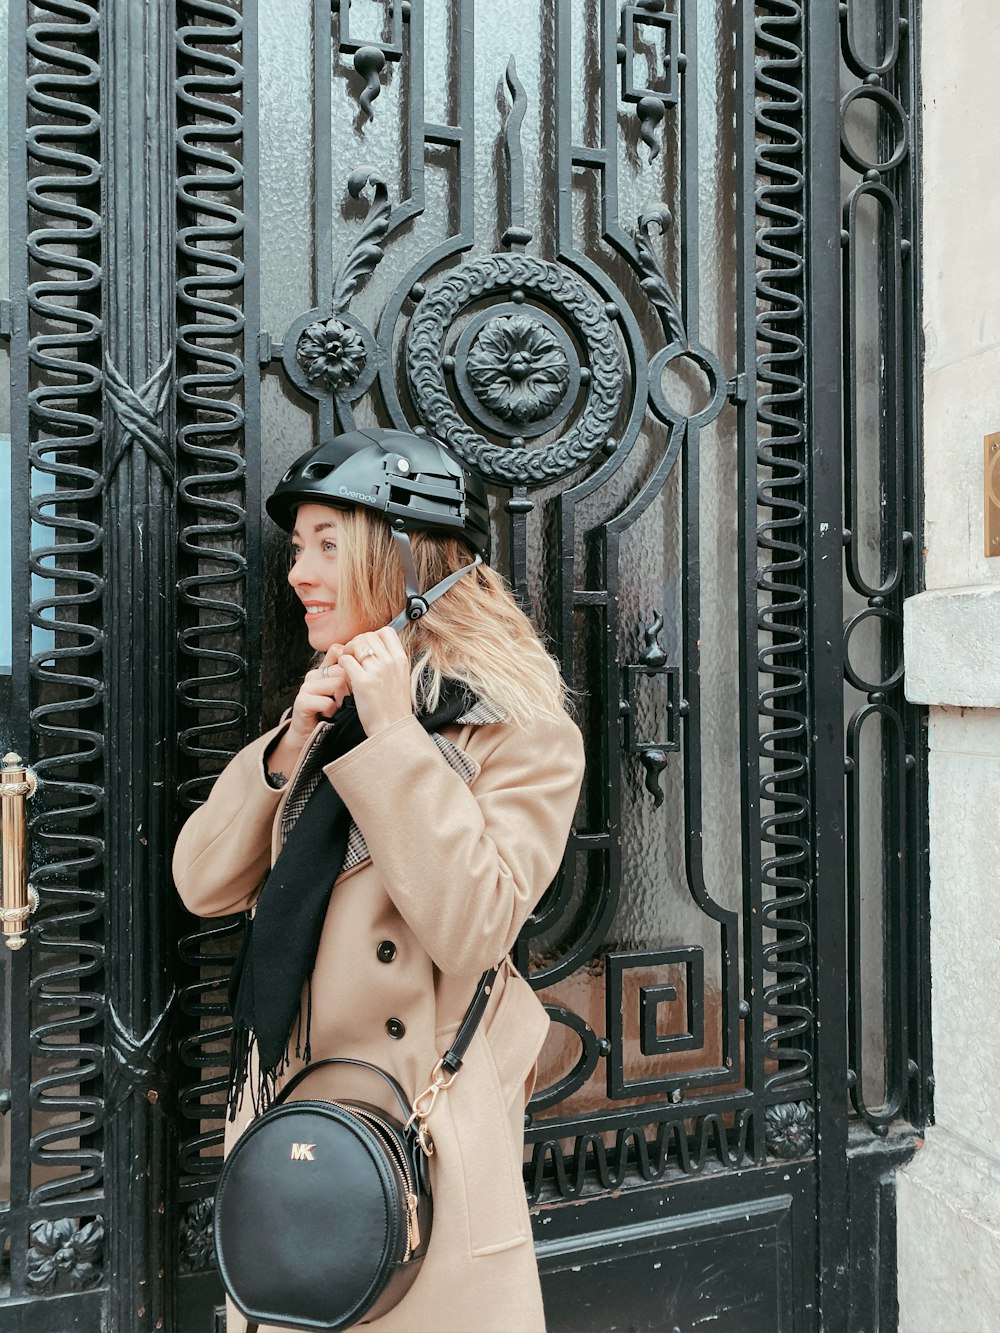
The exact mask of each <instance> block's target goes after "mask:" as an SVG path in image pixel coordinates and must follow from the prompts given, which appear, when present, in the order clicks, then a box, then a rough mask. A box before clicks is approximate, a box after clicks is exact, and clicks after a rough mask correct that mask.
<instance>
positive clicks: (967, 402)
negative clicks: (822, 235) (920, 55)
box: [924, 10, 1000, 588]
mask: <svg viewBox="0 0 1000 1333" xmlns="http://www.w3.org/2000/svg"><path fill="white" fill-rule="evenodd" d="M998 12H1000V10H998ZM997 255H998V261H997V262H998V265H1000V246H998V247H997ZM995 285H996V289H997V291H998V293H1000V272H998V273H997V279H996V283H995ZM954 299H955V300H956V301H958V294H956V296H955V298H954ZM961 299H962V301H964V300H965V299H966V293H965V292H961ZM959 303H961V302H959ZM998 384H1000V348H994V349H993V350H991V351H983V352H981V353H980V354H979V355H978V356H975V357H972V358H971V359H968V360H965V361H960V362H957V363H955V364H952V365H949V366H945V367H943V368H941V369H939V370H935V371H930V370H928V372H927V374H926V376H925V379H924V548H925V561H926V570H925V586H926V587H927V588H958V587H962V586H964V585H968V584H981V583H991V582H992V583H1000V557H998V556H991V557H987V556H985V555H984V554H983V436H984V435H989V434H991V433H992V432H993V431H996V430H1000V394H998V392H997V385H998Z"/></svg>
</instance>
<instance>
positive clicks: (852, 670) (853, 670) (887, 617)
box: [844, 606, 903, 694]
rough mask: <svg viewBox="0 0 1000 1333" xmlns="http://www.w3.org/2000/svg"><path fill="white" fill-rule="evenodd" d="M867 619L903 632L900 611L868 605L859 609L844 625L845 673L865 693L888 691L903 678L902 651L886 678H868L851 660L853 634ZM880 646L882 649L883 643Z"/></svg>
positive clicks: (857, 688)
mask: <svg viewBox="0 0 1000 1333" xmlns="http://www.w3.org/2000/svg"><path fill="white" fill-rule="evenodd" d="M866 620H880V621H882V622H883V623H884V625H885V626H886V628H888V627H890V626H893V627H895V628H896V629H897V630H898V631H899V633H900V634H901V633H902V628H903V626H902V621H901V619H900V616H899V613H898V611H893V610H892V609H891V608H890V607H887V606H868V607H865V608H864V610H863V611H859V612H858V614H857V615H856V616H853V617H852V618H851V619H850V620H849V621H848V622H847V624H846V625H845V627H844V675H845V676H846V678H847V679H848V680H849V681H850V683H851V684H852V685H853V686H854V688H855V689H856V690H862V691H863V692H864V693H865V694H874V693H877V692H886V691H888V690H891V689H893V687H894V686H896V685H898V684H899V682H900V681H901V680H902V679H903V655H902V652H900V654H899V657H898V659H897V662H896V665H895V667H894V669H893V670H892V672H891V673H890V674H889V675H888V676H887V677H886V678H885V679H884V680H878V681H873V680H866V679H865V678H864V676H863V675H862V674H861V672H860V671H859V670H858V669H857V667H856V666H855V665H854V664H853V663H852V662H851V639H852V636H853V634H854V631H855V630H856V629H857V628H858V626H859V625H861V624H862V623H863V622H864V621H866ZM879 647H880V650H881V644H880V645H879Z"/></svg>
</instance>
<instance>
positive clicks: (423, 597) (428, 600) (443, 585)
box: [389, 528, 483, 632]
mask: <svg viewBox="0 0 1000 1333" xmlns="http://www.w3.org/2000/svg"><path fill="white" fill-rule="evenodd" d="M391 531H392V539H393V541H394V542H395V543H396V551H397V552H398V554H399V560H400V564H401V565H402V566H403V582H404V584H405V586H406V606H405V607H404V609H403V610H402V611H400V613H399V615H398V616H396V618H395V619H394V620H392V621H391V622H390V624H389V628H390V629H394V630H396V631H397V632H398V631H399V630H401V629H403V628H404V627H405V626H406V625H408V624H410V623H411V622H412V621H414V620H419V619H420V618H421V616H424V615H426V614H427V612H428V610H429V609H430V607H431V606H432V605H433V604H434V603H435V602H436V601H437V599H438V598H439V597H443V596H444V594H445V593H446V592H447V591H448V589H449V588H453V587H454V586H455V584H456V583H457V582H458V580H459V579H460V578H461V577H462V576H463V575H464V574H468V573H470V571H471V570H473V569H475V568H476V566H477V565H481V564H482V563H483V559H482V556H479V555H477V556H476V558H475V560H473V562H472V563H471V564H470V565H463V566H462V568H461V569H456V570H455V571H454V572H453V573H451V574H449V575H448V577H447V578H443V579H442V580H441V582H440V583H435V584H434V586H433V588H428V590H427V591H426V592H421V591H420V580H419V579H418V578H417V568H416V565H415V564H414V563H413V548H412V547H411V546H410V539H409V537H408V536H407V534H406V533H405V532H402V531H400V529H399V528H393V529H392V530H391Z"/></svg>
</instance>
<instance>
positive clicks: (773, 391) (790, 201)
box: [755, 0, 812, 1091]
mask: <svg viewBox="0 0 1000 1333" xmlns="http://www.w3.org/2000/svg"><path fill="white" fill-rule="evenodd" d="M759 9H760V10H761V11H769V12H761V13H759V14H758V17H757V19H756V22H755V36H756V45H757V63H756V89H757V99H756V108H755V120H756V129H757V148H756V152H755V172H756V177H757V181H758V186H757V190H756V208H757V214H758V218H759V219H761V222H760V225H759V226H758V230H757V237H756V253H757V264H758V268H757V279H756V287H757V303H758V315H757V320H756V333H757V341H758V343H759V344H761V345H763V346H764V348H765V349H766V350H765V351H763V352H761V354H760V355H759V357H758V359H757V376H758V380H759V382H760V384H761V386H762V387H763V392H762V393H761V395H760V397H759V400H758V421H759V428H760V437H759V439H758V444H757V466H758V476H759V477H760V480H759V482H758V485H757V505H758V512H763V513H765V514H766V515H767V517H766V518H764V520H763V521H762V522H761V523H760V524H759V526H758V528H757V545H758V548H759V549H760V550H761V551H763V552H766V553H767V554H766V563H764V564H762V565H761V566H760V567H759V568H758V571H757V587H758V594H759V595H758V611H757V629H758V635H759V640H760V642H761V643H762V645H763V646H762V647H760V648H759V650H758V653H757V671H758V674H759V676H769V677H770V678H771V681H772V684H771V686H770V687H769V688H767V689H762V690H761V692H760V702H759V720H760V731H759V753H760V755H761V757H762V759H763V761H764V763H763V765H762V771H761V777H760V797H761V802H762V804H763V805H764V806H765V807H770V808H769V809H768V810H767V812H766V813H765V814H764V815H763V817H762V819H761V842H762V844H763V847H764V850H765V851H766V849H767V848H770V849H771V854H770V855H765V856H764V858H763V863H762V868H761V869H762V875H761V878H762V888H763V894H764V903H763V926H764V930H765V940H764V947H763V957H764V969H765V975H768V974H769V975H770V977H771V978H772V979H771V980H769V981H767V983H766V985H765V989H764V1027H765V1030H764V1048H765V1054H766V1056H767V1057H768V1058H769V1060H770V1061H772V1062H774V1066H775V1067H774V1068H773V1070H772V1071H771V1072H769V1073H768V1074H767V1076H766V1078H765V1087H766V1088H767V1089H768V1090H769V1091H770V1090H774V1089H777V1088H780V1087H784V1086H786V1085H787V1084H789V1083H793V1082H798V1081H799V1080H802V1079H806V1078H808V1077H809V1075H810V1073H811V1069H812V1056H811V1053H810V1050H809V1049H808V1042H809V1038H810V1034H811V1030H812V1013H811V1010H810V1008H809V1004H808V1002H807V991H808V987H809V980H810V970H809V963H808V957H809V951H810V945H811V938H812V937H811V930H810V927H809V924H808V920H807V912H808V908H809V899H810V895H809V885H808V874H809V841H808V838H809V826H810V805H809V801H808V799H807V797H806V795H805V791H806V782H807V778H808V759H807V741H808V727H807V720H806V711H805V710H806V683H807V682H806V671H805V663H806V651H807V645H806V631H805V626H804V618H805V605H806V591H805V573H804V571H805V562H806V550H805V537H806V508H805V501H806V471H805V464H804V457H805V452H806V447H805V428H804V425H803V408H804V399H805V356H804V352H805V347H804V343H803V325H804V303H803V293H802V288H803V261H802V255H801V249H802V236H803V230H804V216H803V207H804V199H803V174H802V163H803V155H804V146H803V139H802V130H801V123H802V107H803V101H802V91H801V80H802V66H803V53H802V6H801V4H800V3H799V2H798V0H767V3H766V4H763V5H761V6H759ZM768 931H773V938H771V939H768V938H767V932H768Z"/></svg>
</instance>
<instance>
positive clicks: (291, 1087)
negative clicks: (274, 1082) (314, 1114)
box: [271, 1055, 410, 1118]
mask: <svg viewBox="0 0 1000 1333" xmlns="http://www.w3.org/2000/svg"><path fill="white" fill-rule="evenodd" d="M324 1065H357V1066H358V1067H359V1068H360V1069H370V1070H371V1071H372V1073H373V1074H378V1076H379V1078H380V1079H382V1081H383V1082H384V1083H388V1085H389V1087H390V1088H391V1089H392V1091H393V1093H394V1094H395V1097H396V1101H397V1102H399V1105H400V1107H401V1109H402V1112H403V1116H404V1118H405V1117H406V1116H408V1115H409V1114H410V1104H409V1102H408V1101H407V1100H406V1093H405V1092H404V1091H403V1089H402V1088H401V1087H400V1086H399V1084H398V1083H397V1082H396V1080H395V1079H394V1078H393V1076H392V1075H391V1074H389V1073H387V1072H386V1070H384V1069H382V1068H380V1067H379V1066H378V1065H373V1064H369V1063H368V1061H367V1060H352V1059H351V1058H350V1057H349V1056H346V1055H331V1056H329V1057H328V1058H327V1059H325V1060H313V1062H312V1063H311V1064H308V1065H306V1066H305V1068H304V1069H300V1070H299V1072H298V1073H297V1074H296V1075H295V1076H294V1077H293V1078H290V1079H289V1080H288V1082H287V1083H286V1084H285V1086H284V1087H283V1088H282V1089H281V1091H280V1092H279V1093H278V1094H277V1096H276V1097H275V1099H274V1101H273V1102H272V1103H271V1105H272V1106H280V1105H281V1103H282V1102H283V1101H284V1100H285V1098H286V1097H287V1096H288V1095H289V1093H291V1092H294V1091H295V1089H296V1088H297V1087H298V1086H299V1084H300V1083H301V1082H302V1081H303V1079H306V1078H308V1077H309V1075H310V1074H314V1073H315V1072H316V1070H317V1069H322V1068H323V1066H324Z"/></svg>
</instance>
